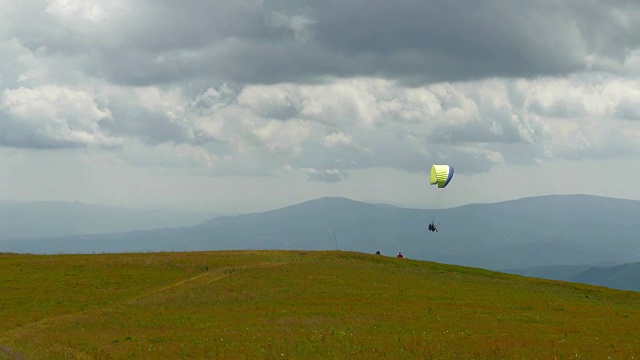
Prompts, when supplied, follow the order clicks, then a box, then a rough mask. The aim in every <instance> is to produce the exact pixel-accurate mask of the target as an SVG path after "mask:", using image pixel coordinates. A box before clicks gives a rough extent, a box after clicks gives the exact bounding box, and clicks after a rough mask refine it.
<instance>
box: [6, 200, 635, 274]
mask: <svg viewBox="0 0 640 360" xmlns="http://www.w3.org/2000/svg"><path fill="white" fill-rule="evenodd" d="M638 214H640V201H634V200H621V199H612V198H605V197H597V196H589V195H554V196H543V197H533V198H524V199H520V200H513V201H506V202H501V203H495V204H473V205H466V206H461V207H457V208H452V209H446V210H425V209H408V208H401V207H395V206H390V205H381V204H369V203H363V202H358V201H354V200H350V199H345V198H331V197H327V198H321V199H317V200H312V201H308V202H304V203H301V204H297V205H293V206H289V207H285V208H282V209H278V210H272V211H266V212H261V213H254V214H244V215H237V216H220V217H216V218H213V219H210V220H207V221H204V222H202V223H200V224H198V225H195V226H184V227H170V226H171V225H169V224H168V222H165V224H166V228H163V229H154V230H137V231H128V232H113V233H105V234H97V235H87V234H82V235H73V236H69V235H64V234H56V233H53V232H52V233H51V235H58V236H49V237H46V238H44V237H43V238H37V239H7V238H6V237H5V240H0V252H2V251H5V252H31V253H99V252H139V251H196V250H222V249H309V250H322V249H335V248H336V247H337V248H338V249H342V250H353V251H362V252H371V253H373V252H375V251H376V250H379V251H381V252H382V253H383V254H385V255H392V256H393V255H395V254H396V253H397V252H399V251H402V252H403V253H404V254H405V256H407V257H410V258H413V259H423V260H431V261H437V262H442V263H450V264H458V265H465V266H473V267H480V268H486V269H492V270H504V269H529V268H539V267H544V266H555V265H562V266H571V269H576V268H573V267H574V266H581V267H584V268H581V269H582V270H587V267H594V266H601V267H603V266H613V265H620V264H624V263H634V262H640V241H638V234H640V222H638V221H637V216H638ZM125 216H126V215H125ZM90 217H91V215H90V211H87V212H86V214H84V218H81V219H80V220H78V223H80V222H90V221H91V220H90V219H89V218H90ZM105 218H106V217H105ZM432 219H435V220H436V224H437V225H438V229H439V232H437V233H432V232H430V231H428V230H427V225H428V223H429V222H430V221H431V220H432ZM33 221H35V220H33ZM52 221H53V220H52ZM53 222H55V221H53ZM72 223H73V222H72ZM78 226H81V224H78ZM113 230H114V231H117V229H115V228H114V229H113ZM59 232H62V230H59ZM76 233H77V232H76ZM334 234H335V238H334ZM566 269H569V268H568V267H567V268H566ZM572 271H573V270H572ZM576 274H577V273H576ZM576 274H573V275H576ZM571 279H573V278H571Z"/></svg>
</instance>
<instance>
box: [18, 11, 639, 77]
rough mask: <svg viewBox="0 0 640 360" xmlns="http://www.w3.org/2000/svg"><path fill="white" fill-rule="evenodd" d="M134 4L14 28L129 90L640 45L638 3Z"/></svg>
mask: <svg viewBox="0 0 640 360" xmlns="http://www.w3.org/2000/svg"><path fill="white" fill-rule="evenodd" d="M129 5H130V9H129V11H127V12H123V14H122V15H121V16H119V17H114V19H113V20H111V19H110V20H109V21H105V22H103V23H101V24H100V26H99V27H95V26H94V28H95V29H94V28H91V27H80V26H78V25H73V24H72V25H69V23H72V22H71V21H69V22H68V23H66V25H67V27H62V26H57V27H53V24H54V22H53V21H52V20H51V19H50V18H46V17H44V16H42V15H40V16H39V18H43V21H44V23H43V24H44V25H42V26H35V27H31V26H26V25H24V24H23V25H22V26H17V28H18V31H16V35H17V36H18V38H19V39H21V41H22V42H24V43H28V44H29V47H30V48H33V49H36V48H39V47H42V46H46V51H49V52H51V53H55V52H62V53H66V54H71V53H73V54H76V55H77V54H84V55H85V56H87V57H88V58H89V59H90V60H88V62H87V63H86V71H87V72H88V73H91V74H93V75H94V76H107V77H108V78H109V79H111V80H112V81H115V82H117V83H120V84H128V85H150V84H160V83H172V82H181V81H189V82H194V81H196V82H197V81H202V80H206V81H209V82H229V83H240V84H242V83H278V82H285V81H287V82H309V81H315V80H317V79H319V78H322V77H324V76H338V77H352V76H383V77H386V78H389V79H399V80H402V81H404V82H406V83H410V84H422V83H426V82H434V81H456V80H470V79H480V78H485V77H493V76H497V77H534V76H539V75H553V74H564V73H569V72H575V71H581V70H585V69H588V68H589V67H595V68H599V67H600V68H603V66H604V65H602V64H610V63H612V62H613V63H614V64H620V63H622V62H623V61H624V59H625V56H627V55H628V53H629V51H630V50H631V49H635V48H637V47H638V46H639V44H640V36H638V33H640V31H639V19H640V10H639V8H640V5H639V4H638V3H637V2H634V1H607V2H604V1H568V2H551V1H547V2H526V1H518V2H514V1H506V0H505V1H503V0H493V1H484V2H477V1H473V0H459V1H422V0H405V1H400V2H389V1H382V0H370V1H347V2H345V1H339V0H331V1H323V2H315V1H314V2H312V1H307V2H300V1H295V2H292V1H264V2H259V1H248V0H245V1H240V0H233V1H231V0H229V1H215V2H208V1H187V2H179V3H178V2H168V1H166V2H141V1H138V2H130V3H129ZM47 24H48V25H47ZM50 27H51V29H49V28H50ZM87 29H89V30H87ZM91 29H93V30H91ZM91 59H92V60H91ZM605 70H607V68H606V67H605ZM609 70H610V69H609Z"/></svg>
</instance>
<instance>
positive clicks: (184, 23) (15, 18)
mask: <svg viewBox="0 0 640 360" xmlns="http://www.w3.org/2000/svg"><path fill="white" fill-rule="evenodd" d="M0 13H2V14H3V18H5V19H9V20H8V21H7V22H3V24H2V25H0V54H2V55H3V59H5V58H6V59H8V60H7V61H3V62H2V64H0V146H3V147H11V148H19V149H28V148H36V149H52V148H83V147H94V148H98V149H102V151H107V152H111V153H113V154H115V155H116V156H118V157H119V158H121V159H124V160H125V161H127V162H129V163H131V164H137V165H145V166H161V167H187V168H190V169H192V170H193V171H194V172H197V173H200V174H215V175H239V174H240V175H255V176H264V175H270V176H284V175H286V174H287V173H290V172H299V173H304V174H306V175H307V176H308V179H309V180H311V181H320V182H337V181H341V180H344V179H345V178H347V177H348V174H349V170H351V169H364V168H380V167H382V168H395V169H401V170H404V171H408V172H419V171H424V169H425V168H426V167H427V163H431V162H447V163H455V164H456V165H457V168H458V169H460V170H461V171H462V172H463V173H468V174H472V173H478V172H485V171H488V170H489V169H491V167H492V166H495V165H497V164H530V163H536V162H544V161H546V160H548V159H552V158H553V159H556V158H560V159H590V158H606V157H612V156H619V155H623V154H637V153H638V152H639V151H640V150H639V149H638V146H637V144H638V140H640V130H639V127H638V121H639V120H640V112H639V110H638V109H640V106H638V104H640V90H639V89H640V35H639V34H640V5H638V3H637V2H633V1H606V2H605V1H582V2H571V1H570V2H563V3H555V2H536V3H530V2H513V1H498V0H493V1H488V2H483V3H482V4H480V3H478V2H476V1H471V0H469V1H456V2H442V1H427V2H425V1H410V0H407V1H402V2H400V3H391V2H388V1H387V2H385V1H377V0H376V1H370V2H367V3H366V4H365V3H361V2H344V1H337V0H336V1H333V0H332V1H323V2H320V3H318V2H311V1H302V2H300V1H296V2H293V1H286V0H285V1H258V0H253V1H249V0H233V1H216V2H207V1H195V0H190V1H186V2H181V3H171V2H150V1H141V0H138V1H98V0H91V1H86V0H85V1H74V0H52V1H31V2H18V1H12V2H5V3H3V5H0Z"/></svg>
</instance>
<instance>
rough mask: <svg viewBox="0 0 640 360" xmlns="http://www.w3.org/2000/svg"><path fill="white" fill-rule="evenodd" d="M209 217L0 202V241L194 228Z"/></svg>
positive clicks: (53, 203)
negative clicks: (178, 227) (164, 228)
mask: <svg viewBox="0 0 640 360" xmlns="http://www.w3.org/2000/svg"><path fill="white" fill-rule="evenodd" d="M210 216H211V215H209V216H206V215H205V214H199V213H187V212H177V211H163V210H145V209H130V208H122V207H114V206H103V205H91V204H84V203H80V202H65V201H41V202H27V203H17V202H6V201H5V202H0V241H2V240H6V239H16V238H38V237H52V236H69V235H80V234H99V233H113V232H122V231H131V230H141V229H157V228H161V227H177V226H186V225H196V224H198V223H200V222H202V221H203V220H204V219H207V218H208V217H210Z"/></svg>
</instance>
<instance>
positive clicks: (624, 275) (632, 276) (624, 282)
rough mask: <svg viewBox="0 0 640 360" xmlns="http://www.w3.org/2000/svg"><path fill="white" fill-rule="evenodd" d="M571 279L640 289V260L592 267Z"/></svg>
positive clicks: (586, 282) (626, 288) (635, 289)
mask: <svg viewBox="0 0 640 360" xmlns="http://www.w3.org/2000/svg"><path fill="white" fill-rule="evenodd" d="M570 281H572V282H579V283H585V284H592V285H601V286H606V287H611V288H615V289H621V290H634V291H640V262H637V263H631V264H623V265H618V266H611V267H592V268H589V269H586V270H584V271H582V272H580V273H578V274H577V275H575V276H573V277H572V278H571V279H570Z"/></svg>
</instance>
